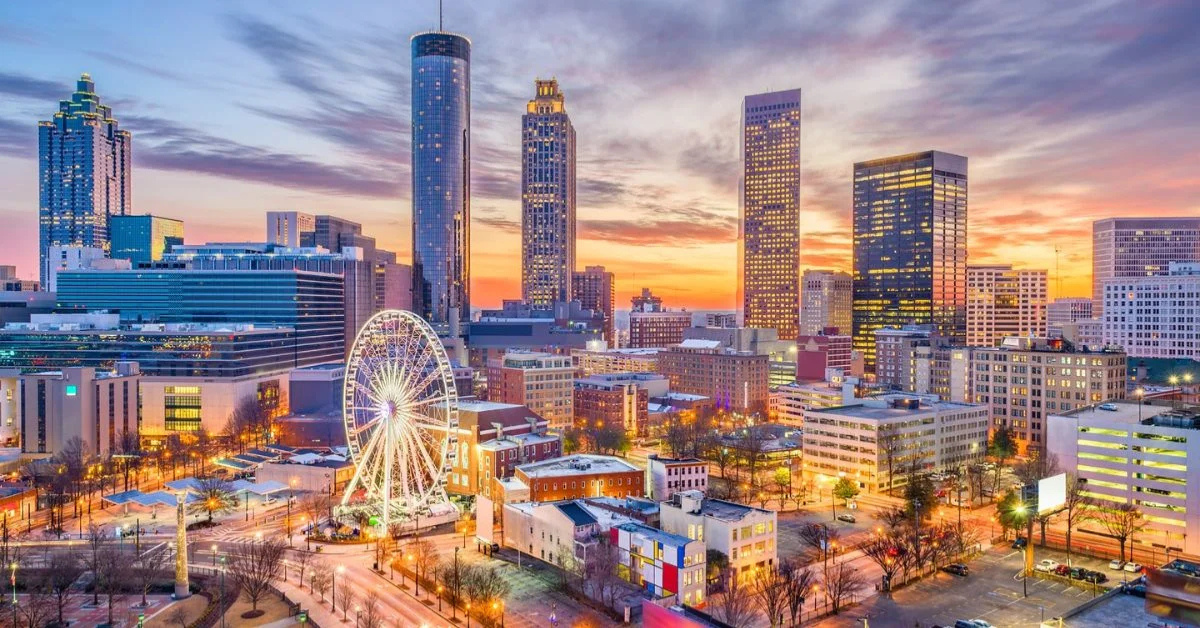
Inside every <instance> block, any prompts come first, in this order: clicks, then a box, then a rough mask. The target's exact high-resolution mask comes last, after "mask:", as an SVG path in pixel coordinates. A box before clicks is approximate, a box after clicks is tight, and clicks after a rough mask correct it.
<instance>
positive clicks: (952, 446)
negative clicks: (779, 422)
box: [803, 394, 988, 493]
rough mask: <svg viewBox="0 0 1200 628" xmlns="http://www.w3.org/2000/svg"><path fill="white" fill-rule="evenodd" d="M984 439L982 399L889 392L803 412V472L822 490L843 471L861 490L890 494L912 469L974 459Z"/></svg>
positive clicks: (953, 465) (982, 451) (985, 411)
mask: <svg viewBox="0 0 1200 628" xmlns="http://www.w3.org/2000/svg"><path fill="white" fill-rule="evenodd" d="M987 442H988V408H987V406H984V405H976V404H964V403H954V402H949V401H938V400H937V398H936V397H933V396H921V395H907V394H903V395H897V394H889V395H881V396H878V397H872V398H869V399H860V400H857V401H855V402H853V403H850V404H847V405H844V406H835V407H832V408H821V409H816V408H814V409H810V410H806V411H805V412H804V439H803V448H804V467H805V476H806V477H805V479H806V480H812V481H814V482H815V484H816V487H817V489H818V490H824V491H830V490H832V489H833V485H834V484H835V483H836V482H837V481H838V480H839V479H840V478H843V477H845V478H850V479H851V480H853V481H854V482H856V483H857V484H858V486H859V488H861V489H862V490H863V491H864V492H866V493H895V492H896V491H902V490H903V487H904V486H906V485H907V484H908V482H909V479H910V474H911V473H912V472H913V471H914V470H915V471H916V472H919V473H928V472H931V471H935V470H942V469H953V468H956V467H958V466H959V465H961V464H965V463H969V462H972V461H978V460H981V459H982V458H983V457H984V456H985V455H986V453H987ZM847 452H854V454H853V455H848V454H847Z"/></svg>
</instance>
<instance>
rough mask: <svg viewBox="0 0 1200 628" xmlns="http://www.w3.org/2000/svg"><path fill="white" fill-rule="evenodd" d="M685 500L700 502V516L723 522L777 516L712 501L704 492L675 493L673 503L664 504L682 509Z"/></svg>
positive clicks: (731, 503)
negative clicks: (768, 515)
mask: <svg viewBox="0 0 1200 628" xmlns="http://www.w3.org/2000/svg"><path fill="white" fill-rule="evenodd" d="M685 498H686V499H689V500H694V501H699V502H700V511H699V513H698V514H700V515H701V516H704V517H712V518H713V519H720V520H721V521H741V520H742V519H745V518H746V516H747V515H751V514H775V513H774V511H771V510H766V509H765V508H755V507H754V506H747V505H745V504H737V503H734V502H729V501H725V500H723V499H711V498H708V497H705V496H704V493H703V491H698V490H690V491H680V492H678V493H675V494H674V495H673V496H672V497H671V499H672V501H670V502H664V505H668V506H671V507H674V508H682V506H681V504H682V500H683V499H685Z"/></svg>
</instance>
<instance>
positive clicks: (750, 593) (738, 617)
mask: <svg viewBox="0 0 1200 628" xmlns="http://www.w3.org/2000/svg"><path fill="white" fill-rule="evenodd" d="M746 580H748V578H739V577H738V573H737V568H736V567H728V568H726V569H725V570H724V571H722V572H721V576H720V578H719V579H718V584H719V593H717V594H716V595H714V596H712V597H711V598H710V599H709V601H710V602H711V603H712V606H713V608H714V609H716V611H717V614H718V615H719V616H720V617H721V619H722V620H723V621H724V622H725V623H727V624H729V625H731V626H745V625H747V624H749V623H751V621H753V619H754V616H755V615H756V614H757V613H755V609H754V602H755V599H754V589H753V586H752V585H751V583H749V582H745V581H746Z"/></svg>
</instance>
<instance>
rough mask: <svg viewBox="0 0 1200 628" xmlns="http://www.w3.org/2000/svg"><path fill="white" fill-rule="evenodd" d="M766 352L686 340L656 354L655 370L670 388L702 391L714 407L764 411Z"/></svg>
mask: <svg viewBox="0 0 1200 628" xmlns="http://www.w3.org/2000/svg"><path fill="white" fill-rule="evenodd" d="M768 362H769V360H768V356H765V355H755V354H752V353H741V352H735V351H729V350H727V349H723V348H722V347H721V346H720V342H719V341H716V340H687V341H684V342H682V343H680V344H678V345H675V346H674V347H671V348H670V349H668V350H666V351H664V352H662V353H660V354H659V357H658V368H659V372H660V373H662V374H663V375H666V376H667V379H668V380H670V382H671V390H672V391H674V392H681V393H687V394H691V395H703V396H705V397H710V398H712V399H713V403H714V405H715V406H716V407H717V408H718V409H722V410H728V411H732V412H745V413H753V412H761V413H765V412H766V411H767V409H768V407H769V405H770V395H769V386H768V379H769V373H770V366H769V363H768Z"/></svg>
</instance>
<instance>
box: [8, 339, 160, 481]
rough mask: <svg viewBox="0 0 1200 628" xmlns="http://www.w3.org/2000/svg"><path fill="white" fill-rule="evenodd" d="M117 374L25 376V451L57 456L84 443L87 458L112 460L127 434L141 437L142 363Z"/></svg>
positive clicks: (69, 371)
mask: <svg viewBox="0 0 1200 628" xmlns="http://www.w3.org/2000/svg"><path fill="white" fill-rule="evenodd" d="M116 367H117V369H116V370H114V371H111V372H97V371H96V369H94V368H92V367H71V368H64V369H63V370H61V371H43V372H40V373H34V374H30V375H25V376H22V377H21V389H22V390H23V393H24V394H23V395H22V402H23V403H22V405H23V406H24V407H23V408H22V410H23V412H22V413H21V414H22V420H21V431H22V434H21V451H22V453H27V454H54V453H58V452H60V451H62V450H63V448H64V447H65V446H66V445H67V443H68V442H70V441H71V439H74V438H78V439H79V440H80V442H81V443H82V444H83V449H84V454H85V455H88V454H91V455H96V456H100V457H103V458H107V457H109V456H111V455H112V454H115V453H118V452H119V451H120V447H121V444H122V442H124V441H123V440H122V439H123V438H125V437H126V435H131V436H134V437H136V436H137V435H138V428H139V427H140V418H141V417H140V415H141V412H140V411H139V410H140V406H141V404H140V403H139V400H140V399H141V398H140V397H139V395H138V384H139V383H140V381H141V373H140V372H139V371H138V365H137V363H136V362H118V363H117V365H116Z"/></svg>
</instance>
